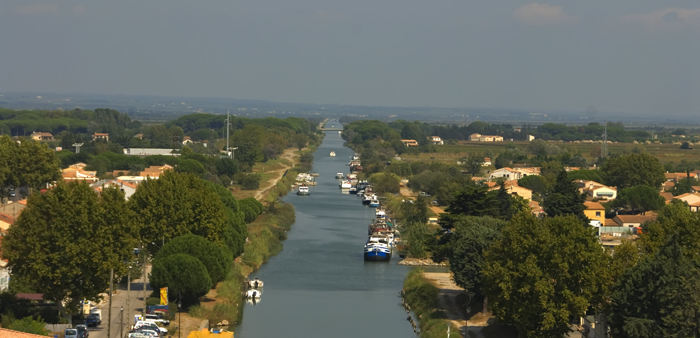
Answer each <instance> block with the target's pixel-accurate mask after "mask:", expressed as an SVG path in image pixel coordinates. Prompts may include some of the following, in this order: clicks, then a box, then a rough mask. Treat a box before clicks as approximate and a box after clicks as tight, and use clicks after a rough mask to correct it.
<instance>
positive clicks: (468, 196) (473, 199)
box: [445, 186, 498, 216]
mask: <svg viewBox="0 0 700 338" xmlns="http://www.w3.org/2000/svg"><path fill="white" fill-rule="evenodd" d="M487 192H488V190H487V188H486V187H485V186H468V187H466V188H465V189H464V190H462V191H460V192H459V193H457V194H456V195H455V198H454V199H453V200H452V203H450V205H449V206H447V208H446V209H445V211H447V212H449V213H451V214H453V215H466V216H491V215H495V214H496V213H497V212H498V204H497V203H496V201H495V200H494V198H493V196H492V195H489V194H487Z"/></svg>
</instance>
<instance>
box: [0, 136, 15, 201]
mask: <svg viewBox="0 0 700 338" xmlns="http://www.w3.org/2000/svg"><path fill="white" fill-rule="evenodd" d="M17 148H19V146H18V145H17V143H16V142H15V141H13V140H12V138H10V137H9V136H7V135H2V136H0V189H2V190H0V194H3V195H4V194H5V193H6V190H7V189H8V188H11V187H17V186H18V185H19V181H18V180H17V176H16V175H14V174H13V164H14V160H13V159H15V158H16V156H15V154H16V153H17Z"/></svg>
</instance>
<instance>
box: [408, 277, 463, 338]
mask: <svg viewBox="0 0 700 338" xmlns="http://www.w3.org/2000/svg"><path fill="white" fill-rule="evenodd" d="M403 292H404V296H403V297H404V300H405V301H406V303H408V304H409V305H410V306H411V310H412V311H413V313H414V315H415V317H417V320H418V326H419V327H420V336H421V337H422V338H438V337H445V336H446V335H447V327H448V325H452V323H451V322H450V321H449V320H447V319H445V314H444V312H443V311H442V310H439V309H438V308H437V306H436V304H437V301H438V294H439V290H438V288H437V287H436V286H435V285H433V284H431V283H430V281H428V280H427V279H426V278H425V277H424V276H423V269H413V270H411V272H409V273H408V275H407V276H406V279H405V280H404V282H403ZM459 337H461V335H460V333H459V330H458V329H457V328H456V327H455V326H454V325H452V327H451V328H450V336H449V337H448V338H459Z"/></svg>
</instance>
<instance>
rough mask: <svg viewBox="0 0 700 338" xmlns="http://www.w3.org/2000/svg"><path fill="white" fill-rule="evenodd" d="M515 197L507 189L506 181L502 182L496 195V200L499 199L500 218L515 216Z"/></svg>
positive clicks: (506, 218)
mask: <svg viewBox="0 0 700 338" xmlns="http://www.w3.org/2000/svg"><path fill="white" fill-rule="evenodd" d="M512 199H513V197H512V196H511V195H510V194H509V193H508V191H507V190H506V184H505V182H501V186H500V188H498V195H496V200H497V201H498V216H499V218H502V219H505V220H509V219H510V218H511V217H513V214H514V210H513V200H512Z"/></svg>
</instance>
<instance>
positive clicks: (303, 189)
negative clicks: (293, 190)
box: [297, 184, 309, 196]
mask: <svg viewBox="0 0 700 338" xmlns="http://www.w3.org/2000/svg"><path fill="white" fill-rule="evenodd" d="M297 195H300V196H307V195H309V187H307V186H306V184H302V185H300V186H299V188H298V189H297Z"/></svg>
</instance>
